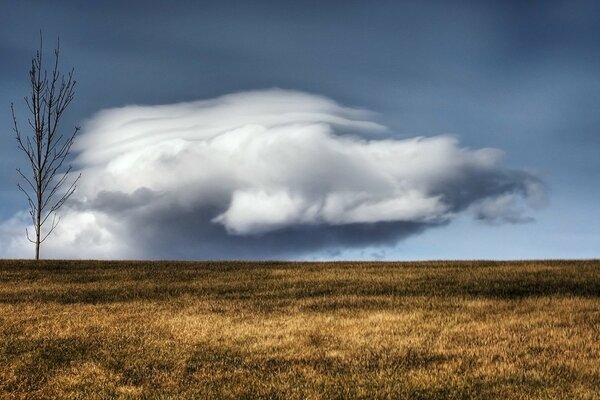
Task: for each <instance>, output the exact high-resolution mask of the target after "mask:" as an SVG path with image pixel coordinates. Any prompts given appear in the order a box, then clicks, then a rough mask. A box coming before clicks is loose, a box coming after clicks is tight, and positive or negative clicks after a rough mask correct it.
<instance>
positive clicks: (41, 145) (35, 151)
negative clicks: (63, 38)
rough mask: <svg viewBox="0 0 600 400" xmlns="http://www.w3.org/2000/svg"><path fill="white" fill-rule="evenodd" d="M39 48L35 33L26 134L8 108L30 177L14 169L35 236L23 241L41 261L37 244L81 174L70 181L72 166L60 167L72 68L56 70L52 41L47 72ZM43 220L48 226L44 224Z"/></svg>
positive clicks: (66, 146)
mask: <svg viewBox="0 0 600 400" xmlns="http://www.w3.org/2000/svg"><path fill="white" fill-rule="evenodd" d="M42 45H43V42H42V34H41V32H40V48H39V50H38V51H37V52H36V54H35V56H34V57H33V59H32V60H31V69H30V70H29V80H30V85H31V97H25V104H27V109H28V110H29V118H28V120H27V122H28V123H29V127H30V128H31V131H30V133H29V134H25V135H23V134H22V131H21V130H20V128H19V126H18V123H17V117H16V115H15V108H14V105H13V104H12V103H11V105H10V106H11V111H12V118H13V131H14V134H15V138H16V139H17V147H18V148H19V150H21V151H22V152H23V153H24V154H25V155H26V159H27V162H28V163H29V165H30V167H31V172H30V173H26V172H23V171H22V170H21V169H20V168H17V172H18V173H19V175H20V177H21V180H22V182H20V183H18V184H17V188H18V189H19V190H20V191H21V192H23V193H24V194H25V196H26V197H27V202H28V205H29V214H30V215H31V220H32V222H33V227H34V230H35V237H34V238H31V237H30V236H29V231H28V230H26V231H25V233H26V235H27V239H29V241H30V242H31V243H34V244H35V259H36V260H39V258H40V244H42V243H43V242H44V241H45V240H46V239H47V238H48V236H50V234H51V233H52V232H53V231H54V228H56V226H57V225H58V223H59V221H60V217H58V218H57V214H56V211H57V210H58V209H59V208H60V207H61V206H62V205H63V204H64V203H65V201H67V199H68V198H69V197H70V196H71V195H72V194H73V192H75V188H76V184H77V182H78V181H79V178H80V177H81V174H80V175H78V176H77V177H75V179H70V178H69V173H70V172H71V168H72V167H71V166H70V165H69V166H68V167H66V166H65V167H63V165H64V164H65V161H66V159H67V156H68V155H69V151H70V150H71V146H72V145H73V141H74V140H75V135H76V134H77V132H78V131H79V128H78V127H76V128H75V129H74V130H73V132H72V133H70V134H68V135H64V134H62V133H60V130H59V122H60V120H61V118H62V116H63V113H64V111H65V110H66V108H67V107H68V106H69V104H71V101H73V98H74V95H75V83H76V82H75V80H74V79H73V73H74V70H73V69H71V71H70V72H68V73H67V74H66V75H65V74H63V73H61V72H60V71H59V68H58V66H59V63H58V61H59V53H60V42H57V46H56V49H55V50H54V62H53V69H52V71H50V72H48V71H47V70H46V69H45V68H44V66H43V63H42V61H43V59H42V53H43V46H42ZM47 222H48V223H50V225H47V226H46V223H47ZM45 227H46V229H44V228H45ZM43 229H44V231H42V230H43Z"/></svg>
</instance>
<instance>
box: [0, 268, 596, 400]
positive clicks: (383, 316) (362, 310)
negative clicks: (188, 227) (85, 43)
mask: <svg viewBox="0 0 600 400" xmlns="http://www.w3.org/2000/svg"><path fill="white" fill-rule="evenodd" d="M0 398H2V399H11V398H36V399H38V398H39V399H44V398H48V399H95V398H123V399H126V398H131V399H135V398H147V399H155V398H156V399H169V398H177V399H192V398H215V399H220V398H223V399H227V398H248V399H250V398H271V399H304V398H306V399H321V398H332V399H345V398H381V399H385V398H389V399H471V398H473V399H490V398H502V399H508V398H510V399H600V261H548V262H537V261H528V262H504V263H494V262H427V263H323V264H312V263H277V262H271V263H182V262H136V263H133V262H88V261H68V262H64V261H47V262H41V263H40V264H39V265H37V264H35V263H34V262H31V261H0Z"/></svg>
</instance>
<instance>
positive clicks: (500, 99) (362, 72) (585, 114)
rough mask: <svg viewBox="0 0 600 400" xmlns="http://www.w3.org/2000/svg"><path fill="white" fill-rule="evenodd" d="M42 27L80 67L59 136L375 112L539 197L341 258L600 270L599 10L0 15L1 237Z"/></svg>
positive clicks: (323, 4)
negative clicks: (163, 116)
mask: <svg viewBox="0 0 600 400" xmlns="http://www.w3.org/2000/svg"><path fill="white" fill-rule="evenodd" d="M39 29H42V30H43V32H44V38H45V42H46V44H47V48H50V47H51V46H52V45H53V44H54V41H55V38H56V37H57V36H59V35H60V40H61V47H62V56H63V60H62V61H63V65H64V66H74V67H75V69H76V76H77V79H78V89H77V97H76V100H75V102H74V103H73V105H72V107H71V108H70V110H69V112H68V116H67V119H66V120H65V126H68V125H73V124H81V123H83V122H84V121H85V120H86V118H90V117H91V116H92V115H93V114H94V113H95V112H97V111H99V110H102V109H106V108H113V107H120V106H125V105H129V104H143V105H153V104H169V103H176V102H183V101H192V100H198V99H207V98H213V97H217V96H220V95H223V94H228V93H234V92H240V91H247V90H256V89H268V88H272V87H279V88H283V89H291V90H298V91H303V92H308V93H313V94H319V95H323V96H326V97H328V98H330V99H333V100H335V101H337V102H339V103H341V104H343V105H346V106H352V107H360V108H365V109H369V110H372V111H374V112H376V113H377V115H376V117H375V120H376V121H377V122H379V123H381V124H383V125H385V126H387V127H389V128H390V133H389V135H391V136H392V137H395V138H406V137H413V136H434V135H439V134H453V135H455V136H456V137H458V138H459V140H460V143H461V146H466V147H470V148H482V147H493V148H498V149H501V150H503V151H505V153H506V159H505V165H507V166H508V167H515V168H517V167H518V168H522V169H526V170H531V171H533V172H534V173H535V174H537V175H538V176H540V177H541V179H542V180H543V181H544V182H545V184H546V187H547V193H548V204H547V206H546V207H545V208H543V209H542V210H539V211H534V212H532V214H531V215H532V216H533V217H534V218H535V220H536V221H535V222H532V223H527V224H505V225H495V224H486V223H480V222H477V221H473V220H472V218H470V217H459V218H458V219H457V220H455V221H454V222H452V223H450V224H448V225H445V226H443V227H439V228H436V229H433V230H427V231H425V232H423V233H422V234H420V235H416V236H412V237H410V238H408V239H407V240H404V241H401V242H399V243H398V244H397V245H389V246H388V247H386V248H384V249H376V250H369V249H368V248H367V249H366V250H365V248H363V247H357V248H352V247H348V248H345V250H344V251H343V252H342V253H341V257H351V258H369V257H373V256H383V257H387V258H528V257H537V258H554V257H599V256H600V252H599V250H598V249H600V208H599V206H598V199H599V198H600V185H599V184H598V182H600V157H599V156H598V153H599V150H600V132H599V129H600V112H598V110H597V108H598V105H599V104H600V3H598V2H593V1H589V2H579V1H515V2H511V1H493V2H485V1H478V2H466V1H465V2H463V1H456V2H452V1H439V2H437V1H422V2H402V1H389V2H388V1H376V2H369V1H343V2H337V1H244V2H242V1H240V2H228V1H219V2H212V3H211V2H187V1H168V2H167V1H165V2H145V4H143V5H142V2H127V1H115V2H112V1H94V2H74V1H73V2H68V1H53V2H43V1H38V2H33V1H2V2H1V3H0V60H2V62H1V63H0V126H1V127H3V128H4V129H3V131H4V132H5V134H3V135H0V221H1V220H3V219H7V218H9V217H10V216H12V215H13V214H14V213H15V212H16V211H18V210H19V209H21V208H23V205H24V202H23V198H22V197H21V196H20V194H19V193H18V192H17V191H16V189H15V182H16V174H15V172H14V166H15V165H17V164H18V163H19V162H20V161H19V160H21V159H22V157H21V155H20V154H18V153H17V152H16V151H15V146H14V138H13V137H12V136H11V133H10V126H11V120H10V107H9V106H10V102H11V101H14V102H15V103H16V105H17V107H20V109H21V110H23V105H22V97H23V95H25V94H26V93H27V68H28V66H29V62H30V58H31V56H32V55H33V52H34V51H35V49H36V46H37V40H38V30H39ZM197 256H198V257H201V255H197ZM307 256H308V257H310V256H311V255H310V254H308V255H307ZM316 256H317V257H319V256H318V255H316Z"/></svg>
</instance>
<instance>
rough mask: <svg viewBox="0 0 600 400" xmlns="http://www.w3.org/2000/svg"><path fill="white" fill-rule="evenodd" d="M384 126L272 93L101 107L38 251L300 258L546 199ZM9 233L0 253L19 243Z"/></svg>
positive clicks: (326, 103) (505, 175)
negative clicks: (75, 183)
mask: <svg viewBox="0 0 600 400" xmlns="http://www.w3.org/2000/svg"><path fill="white" fill-rule="evenodd" d="M375 134H376V135H375ZM385 134H386V128H385V127H383V126H381V125H379V124H377V123H375V122H373V118H372V115H371V114H370V113H369V112H366V111H364V110H357V109H352V108H347V107H343V106H340V105H339V104H337V103H336V102H334V101H332V100H329V99H327V98H324V97H321V96H316V95H311V94H306V93H301V92H295V91H285V90H279V89H272V90H264V91H256V92H246V93H237V94H232V95H227V96H223V97H219V98H217V99H214V100H208V101H197V102H188V103H180V104H173V105H162V106H127V107H122V108H117V109H110V110H105V111H101V112H100V113H98V114H96V115H95V116H94V117H92V118H91V119H90V120H89V121H88V122H87V123H86V124H85V125H84V129H83V133H82V134H81V135H80V137H79V139H78V141H77V143H76V148H75V151H76V152H77V158H76V160H75V165H76V168H77V169H79V170H80V171H81V172H82V174H83V177H82V181H81V185H80V186H79V189H78V191H77V193H76V196H74V197H73V199H72V201H71V202H70V203H69V204H68V205H65V207H64V209H63V210H62V214H63V215H62V221H61V224H60V225H59V229H58V230H57V231H56V234H55V235H54V236H52V237H51V239H49V242H48V244H47V245H46V249H47V250H46V251H47V253H46V255H49V256H63V257H84V258H87V257H89V258H128V257H131V258H135V257H143V258H273V257H296V256H301V255H303V254H306V253H307V252H314V251H339V250H341V249H344V248H347V247H360V246H372V245H392V244H394V243H395V242H397V241H398V240H401V239H402V238H405V237H407V236H409V235H413V234H416V233H419V232H422V231H423V230H424V229H427V228H429V227H435V226H439V225H442V224H446V223H448V222H450V221H451V220H452V218H453V217H454V216H456V215H457V214H458V213H461V212H469V213H472V214H473V215H474V217H475V218H477V219H480V220H484V221H488V222H493V223H500V222H511V223H514V222H523V221H527V220H528V219H529V217H528V216H527V214H526V208H527V207H528V204H530V203H532V202H533V203H535V202H537V201H539V199H540V198H541V197H542V196H543V192H542V189H541V187H542V185H541V183H540V181H539V179H538V178H536V177H535V176H534V175H532V174H531V173H528V172H526V171H522V170H510V169H506V168H504V167H502V165H501V159H502V152H501V151H499V150H496V149H478V150H471V149H466V148H463V147H461V146H460V145H459V143H458V142H457V140H456V139H455V138H454V137H451V136H436V137H428V138H425V137H417V138H411V139H402V140H398V139H392V138H389V137H391V135H388V136H386V135H385ZM385 137H388V138H385ZM18 221H19V216H15V217H14V218H12V219H11V220H10V221H7V222H5V223H4V224H2V227H1V228H0V229H3V230H4V231H11V232H12V231H14V230H15V227H16V226H18V225H19V223H18ZM15 240H17V239H13V240H11V241H5V242H4V249H2V248H0V251H2V252H4V253H5V255H11V254H18V253H20V252H22V251H24V246H23V244H22V243H21V242H18V241H15Z"/></svg>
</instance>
